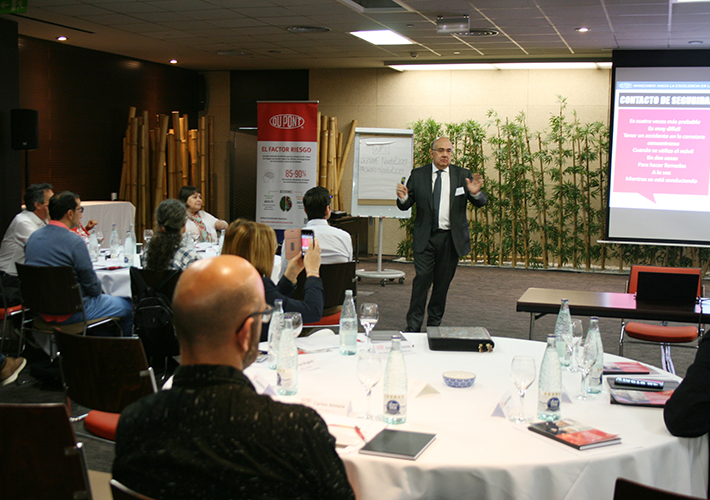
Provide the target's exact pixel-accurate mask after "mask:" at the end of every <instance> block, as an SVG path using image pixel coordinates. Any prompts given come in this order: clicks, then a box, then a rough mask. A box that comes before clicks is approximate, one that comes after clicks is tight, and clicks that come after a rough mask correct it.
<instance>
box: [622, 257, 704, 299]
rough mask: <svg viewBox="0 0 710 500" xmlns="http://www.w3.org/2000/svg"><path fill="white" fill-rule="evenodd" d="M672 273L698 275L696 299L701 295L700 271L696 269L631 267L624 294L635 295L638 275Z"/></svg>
mask: <svg viewBox="0 0 710 500" xmlns="http://www.w3.org/2000/svg"><path fill="white" fill-rule="evenodd" d="M640 272H644V273H672V274H697V275H698V293H697V295H696V297H700V296H701V295H702V280H701V279H700V278H701V276H702V269H700V268H698V267H662V266H639V265H633V266H631V274H630V275H629V283H628V287H627V289H626V293H636V292H637V291H638V281H639V273H640Z"/></svg>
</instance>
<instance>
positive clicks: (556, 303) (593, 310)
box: [515, 288, 710, 339]
mask: <svg viewBox="0 0 710 500" xmlns="http://www.w3.org/2000/svg"><path fill="white" fill-rule="evenodd" d="M562 299H568V300H569V310H570V314H572V315H573V316H599V317H604V318H625V319H640V320H648V321H674V322H680V323H698V322H699V321H700V315H701V312H702V314H708V313H710V304H707V303H705V305H704V307H703V309H702V311H701V306H700V305H699V304H698V305H695V306H694V307H691V308H688V307H680V308H679V307H660V306H658V305H654V306H649V305H644V304H640V303H637V302H636V295H635V294H633V293H616V292H589V291H578V290H561V289H554V288H528V289H527V290H526V291H525V293H524V294H523V295H522V296H521V297H520V298H519V299H518V301H517V303H516V305H515V310H516V311H518V312H527V313H530V328H529V338H530V339H532V336H533V331H534V329H535V321H536V320H537V319H539V318H541V317H542V316H544V315H546V314H557V313H558V312H559V310H560V303H561V301H562Z"/></svg>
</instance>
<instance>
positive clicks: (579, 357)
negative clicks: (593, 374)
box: [574, 338, 599, 401]
mask: <svg viewBox="0 0 710 500" xmlns="http://www.w3.org/2000/svg"><path fill="white" fill-rule="evenodd" d="M590 340H591V342H590ZM598 355H599V352H598V348H597V343H596V342H594V341H593V340H592V339H589V338H587V340H586V342H584V343H582V342H580V343H579V344H578V345H577V348H576V349H575V351H574V357H575V361H576V362H577V366H578V367H579V370H580V371H581V372H582V392H581V394H580V395H579V396H577V399H578V400H580V401H589V400H591V399H594V396H591V395H589V394H588V393H587V385H588V384H589V371H590V370H591V369H592V366H593V365H594V362H595V361H596V360H597V356H598Z"/></svg>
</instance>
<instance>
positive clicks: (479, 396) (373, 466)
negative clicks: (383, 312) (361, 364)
mask: <svg viewBox="0 0 710 500" xmlns="http://www.w3.org/2000/svg"><path fill="white" fill-rule="evenodd" d="M405 335H406V337H407V339H408V340H409V341H410V342H411V343H412V344H413V348H412V350H411V351H409V352H406V353H405V361H406V364H407V372H408V377H409V394H408V416H407V422H406V423H405V424H403V425H400V426H395V427H396V428H400V429H408V430H415V431H423V432H431V433H435V434H436V435H437V437H436V440H435V441H434V442H433V443H432V444H431V446H430V447H429V448H428V449H426V450H425V451H424V453H423V454H422V455H421V456H420V457H419V458H418V459H417V460H416V461H409V460H402V459H392V458H383V457H376V456H370V455H362V454H359V453H357V452H355V451H350V452H348V453H341V457H342V459H343V462H344V463H345V466H346V469H347V472H348V476H349V478H350V481H351V484H352V485H353V488H354V490H355V492H356V494H357V497H358V498H359V499H373V500H374V499H377V500H385V499H415V498H422V499H425V498H427V499H430V498H436V499H441V500H443V499H452V500H460V499H462V498H466V499H541V500H542V499H544V500H555V499H575V500H584V499H589V500H592V499H594V500H596V499H611V498H612V496H613V490H614V482H615V480H616V478H617V477H625V478H627V479H631V480H634V481H638V482H641V483H644V484H648V485H651V486H655V487H658V488H663V489H668V490H672V491H676V492H679V493H684V494H691V495H696V496H705V494H706V492H707V485H708V443H707V437H706V436H704V437H702V438H696V439H686V438H677V437H674V436H671V435H670V434H669V433H668V431H667V430H666V428H665V425H664V423H663V415H662V410H661V409H658V408H640V407H629V406H619V405H611V404H609V395H608V392H607V391H606V389H607V386H606V383H605V386H604V387H605V391H604V392H603V393H602V394H599V395H597V396H596V399H595V400H593V401H587V402H582V401H577V400H575V399H574V396H575V395H576V394H578V393H579V386H580V375H579V374H577V373H567V372H565V373H564V374H563V382H564V386H565V389H566V392H567V393H568V395H569V398H571V399H567V398H565V396H564V395H563V402H562V416H563V418H572V419H575V420H577V421H579V422H581V423H584V424H587V425H590V426H593V427H596V428H599V429H601V430H603V431H606V432H610V433H614V434H620V436H621V438H622V443H621V444H619V445H614V446H608V447H603V448H597V449H592V450H586V451H578V450H576V449H574V448H571V447H568V446H565V445H563V444H561V443H557V442H555V441H553V440H551V439H549V438H546V437H544V436H540V435H538V434H535V433H533V432H531V431H529V430H527V427H526V425H524V424H513V423H511V422H509V421H508V420H507V419H505V418H504V417H502V412H501V410H500V408H497V406H498V402H499V401H500V400H501V397H502V396H503V395H504V393H505V392H506V391H508V390H510V391H511V392H512V393H513V394H514V397H515V398H517V393H516V392H515V389H514V387H513V385H512V383H511V382H510V363H511V360H512V358H513V356H515V355H520V354H526V355H530V356H533V357H534V358H535V360H536V364H537V370H538V373H539V366H540V362H541V361H542V355H543V352H544V349H545V344H544V343H542V342H533V341H528V340H518V339H509V338H494V340H495V344H496V345H495V349H494V350H493V352H491V353H477V352H443V351H431V350H430V349H429V347H428V345H427V339H426V334H419V333H406V334H405ZM299 345H300V346H301V347H304V348H305V349H311V350H312V349H317V348H321V349H322V348H327V347H333V346H337V337H335V336H323V337H316V338H306V339H299ZM621 359H623V358H619V357H618V356H614V355H610V354H605V360H606V361H613V360H621ZM299 360H300V365H301V366H302V368H301V369H300V373H299V389H298V394H297V395H296V396H290V397H279V399H280V400H282V401H284V402H300V401H301V399H302V398H312V399H314V400H315V399H321V400H322V399H327V398H331V399H333V400H336V399H340V400H343V399H346V400H347V399H349V400H351V402H352V409H353V411H356V412H362V411H364V410H365V409H366V398H365V392H364V389H363V387H362V386H361V385H360V383H359V381H358V380H357V375H356V363H357V359H356V356H341V355H339V354H338V351H337V348H335V349H332V350H330V351H327V352H317V353H312V354H303V355H301V356H299ZM448 370H467V371H471V372H474V373H476V374H477V378H476V382H475V384H474V385H473V386H472V387H469V388H465V389H454V388H450V387H448V386H446V385H445V384H444V382H443V379H442V373H443V372H445V371H448ZM659 372H660V371H659ZM245 373H246V374H247V375H248V376H250V377H251V378H252V379H253V380H255V385H257V387H264V385H265V382H266V383H268V384H272V385H274V386H275V379H276V374H275V372H274V371H272V370H269V369H268V368H267V366H266V363H254V364H253V365H252V366H251V367H249V368H248V369H247V370H246V372H245ZM656 375H657V377H656V378H658V377H661V378H666V379H670V378H672V377H673V376H672V375H670V374H668V373H666V372H660V373H658V374H656ZM256 381H258V382H256ZM422 387H423V388H424V389H423V390H420V389H421V388H422ZM415 392H416V393H415ZM372 398H373V401H372V402H373V405H372V406H373V410H379V412H380V413H381V406H382V382H380V383H378V384H377V386H376V387H375V389H374V390H373V396H372ZM536 405H537V380H536V381H535V382H534V383H533V385H532V386H531V387H530V388H529V390H528V395H527V396H526V398H525V410H526V413H528V414H530V415H534V413H535V409H536ZM322 414H323V415H324V418H326V420H328V415H327V414H326V413H322ZM499 415H501V416H499Z"/></svg>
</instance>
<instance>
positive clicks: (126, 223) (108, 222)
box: [81, 200, 143, 248]
mask: <svg viewBox="0 0 710 500" xmlns="http://www.w3.org/2000/svg"><path fill="white" fill-rule="evenodd" d="M81 206H82V207H84V215H83V217H82V218H81V222H82V224H84V225H86V223H87V222H89V221H90V220H92V219H93V220H95V221H97V222H98V226H97V231H98V230H101V231H103V233H104V242H103V243H102V245H101V247H102V248H108V246H109V239H110V238H111V227H112V225H113V224H116V231H118V237H119V238H121V241H123V238H125V237H126V232H128V228H129V227H130V225H131V224H133V223H135V219H136V207H134V206H133V203H131V202H130V201H83V200H82V202H81ZM138 241H139V242H141V241H143V236H142V235H138Z"/></svg>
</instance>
